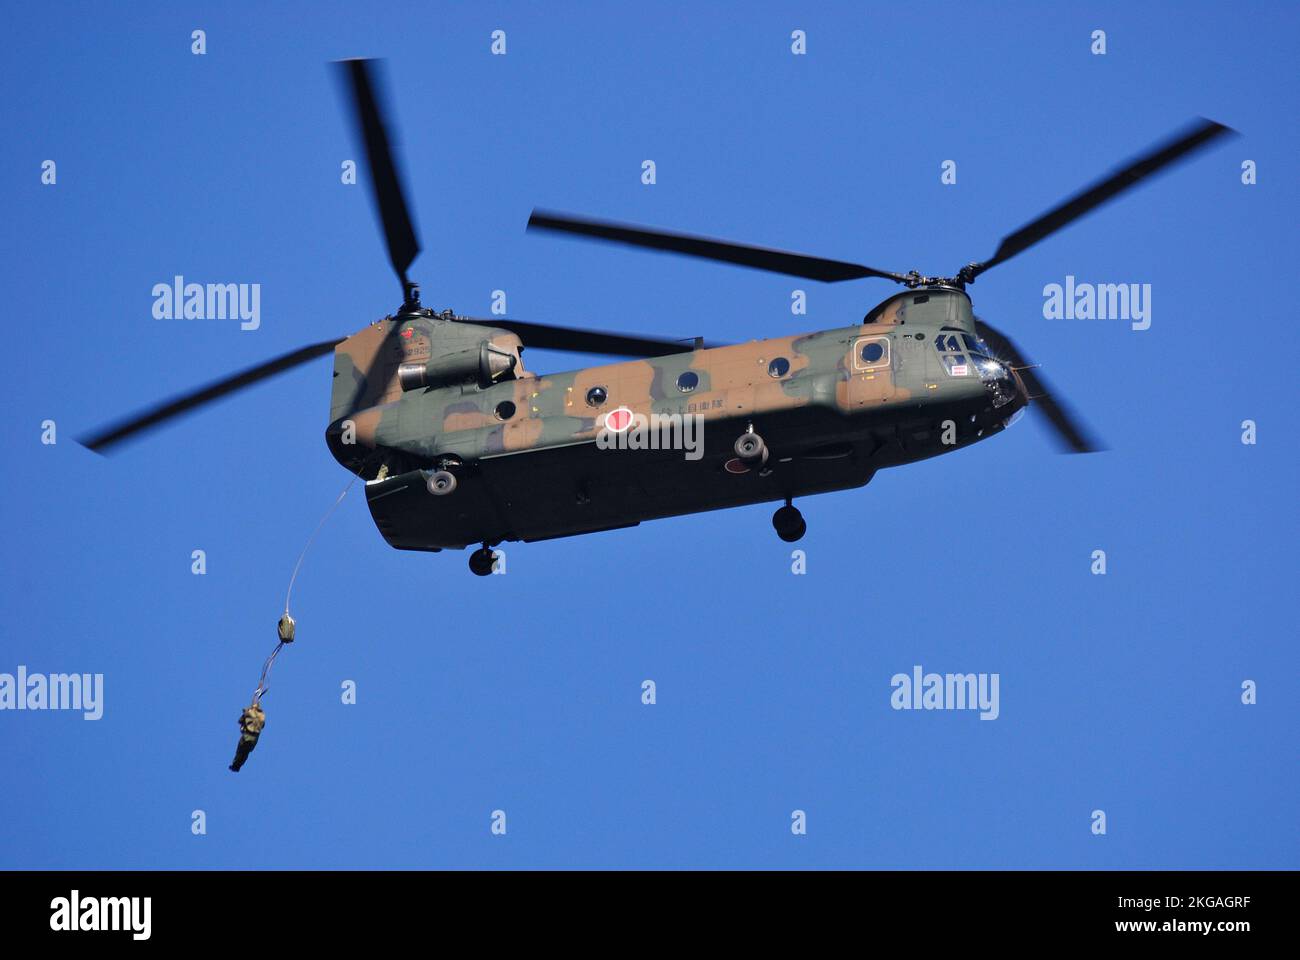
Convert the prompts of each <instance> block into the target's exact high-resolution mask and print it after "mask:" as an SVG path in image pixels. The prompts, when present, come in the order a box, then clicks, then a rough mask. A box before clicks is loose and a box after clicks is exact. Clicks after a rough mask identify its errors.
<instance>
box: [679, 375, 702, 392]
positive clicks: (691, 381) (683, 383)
mask: <svg viewBox="0 0 1300 960" xmlns="http://www.w3.org/2000/svg"><path fill="white" fill-rule="evenodd" d="M699 385H700V375H699V374H698V373H696V372H695V371H694V370H687V371H686V372H685V373H683V374H682V375H681V376H680V377H678V378H677V389H678V390H680V391H681V392H682V393H690V392H691V391H692V390H694V389H695V388H696V387H698V386H699Z"/></svg>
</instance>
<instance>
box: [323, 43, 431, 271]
mask: <svg viewBox="0 0 1300 960" xmlns="http://www.w3.org/2000/svg"><path fill="white" fill-rule="evenodd" d="M374 62H375V61H373V60H344V61H342V62H341V64H340V65H341V66H342V68H343V69H344V71H345V72H346V74H347V79H348V83H349V86H350V89H351V91H352V106H353V121H354V123H355V125H356V128H357V132H358V133H359V135H360V137H361V140H362V142H363V143H364V144H365V147H366V157H367V159H368V160H369V162H370V186H371V190H372V192H373V194H374V198H375V206H377V207H378V208H379V218H380V220H381V221H383V226H384V240H385V242H386V243H387V244H388V258H389V259H390V260H391V261H392V263H393V269H394V270H395V271H397V276H398V279H400V280H401V281H402V293H403V295H405V293H406V285H407V282H408V279H407V275H406V271H407V270H409V269H410V266H411V261H413V260H414V259H415V255H416V254H417V253H419V252H420V241H419V240H417V239H416V236H415V227H414V225H413V223H412V221H411V212H410V208H409V207H408V206H407V204H406V195H405V194H404V192H403V191H402V180H401V176H400V174H399V172H398V169H397V161H396V160H395V159H394V157H393V150H392V144H391V143H390V141H389V135H388V131H389V130H390V129H391V125H390V124H388V123H387V122H386V118H385V115H384V111H383V110H382V109H381V107H380V104H379V98H378V96H377V94H376V84H375V82H374V72H373V70H372V69H371V64H372V63H374Z"/></svg>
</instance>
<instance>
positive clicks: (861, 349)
mask: <svg viewBox="0 0 1300 960" xmlns="http://www.w3.org/2000/svg"><path fill="white" fill-rule="evenodd" d="M853 366H854V368H856V369H858V370H875V369H878V368H880V367H887V366H889V338H888V337H863V338H862V339H861V340H859V341H858V342H857V343H856V344H854V346H853Z"/></svg>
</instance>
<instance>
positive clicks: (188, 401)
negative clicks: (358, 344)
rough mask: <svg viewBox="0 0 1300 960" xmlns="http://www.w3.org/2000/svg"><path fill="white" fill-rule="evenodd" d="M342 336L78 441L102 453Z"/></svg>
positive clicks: (319, 351)
mask: <svg viewBox="0 0 1300 960" xmlns="http://www.w3.org/2000/svg"><path fill="white" fill-rule="evenodd" d="M344 339H346V338H339V339H337V340H325V341H322V342H321V343H316V344H312V345H311V346H310V347H303V348H302V349H300V350H294V351H293V352H291V353H286V354H284V355H282V356H279V357H276V358H275V359H274V360H268V361H267V362H266V363H260V364H258V365H257V366H255V367H250V368H249V369H247V370H244V371H243V372H242V373H236V374H235V375H233V376H230V377H226V378H225V379H223V380H217V381H216V382H214V383H210V384H208V385H207V386H206V387H201V388H199V389H198V390H195V391H193V392H191V393H186V394H182V395H181V396H179V397H176V398H174V399H172V400H168V401H165V402H163V403H160V404H158V405H157V406H155V407H151V408H150V409H148V410H145V411H143V412H141V413H138V414H136V415H135V416H132V417H130V418H128V419H126V420H121V421H118V422H117V423H114V424H110V425H109V426H107V427H104V428H102V429H101V430H99V431H98V432H97V433H94V434H92V435H91V436H88V437H84V438H81V439H80V441H79V442H80V443H82V444H84V445H85V446H87V447H89V448H90V449H91V450H94V451H95V452H96V453H104V452H105V451H106V450H108V449H109V448H110V447H113V446H115V445H116V444H119V443H121V442H122V441H123V440H126V439H128V438H130V437H133V436H135V435H136V434H139V433H141V432H143V431H145V430H149V429H151V428H153V427H157V426H159V425H160V424H162V423H165V422H166V421H168V420H171V419H172V418H173V417H178V416H180V415H181V414H184V413H189V412H190V411H192V410H194V409H196V408H198V407H201V406H203V405H204V404H206V403H211V402H212V401H213V400H216V399H219V398H220V397H224V396H226V394H229V393H234V392H235V391H236V390H242V389H243V388H244V387H249V386H252V385H253V384H255V383H259V382H260V381H262V380H265V379H267V378H268V377H273V376H275V375H276V374H277V373H283V372H284V371H286V370H291V369H293V368H294V367H296V366H299V365H300V364H303V363H306V362H307V361H308V360H314V359H316V358H317V357H320V356H324V355H325V354H327V353H330V352H331V351H332V350H333V349H334V347H335V346H337V345H338V344H340V343H342V342H343V340H344Z"/></svg>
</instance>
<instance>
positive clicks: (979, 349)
mask: <svg viewBox="0 0 1300 960" xmlns="http://www.w3.org/2000/svg"><path fill="white" fill-rule="evenodd" d="M961 337H962V339H963V340H965V341H966V351H967V352H968V353H969V354H970V355H971V356H972V357H988V358H989V359H994V357H993V350H992V349H991V348H990V347H989V345H988V344H987V343H985V342H984V341H983V340H981V339H980V338H979V337H977V336H975V335H974V334H970V333H963V334H962V335H961Z"/></svg>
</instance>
